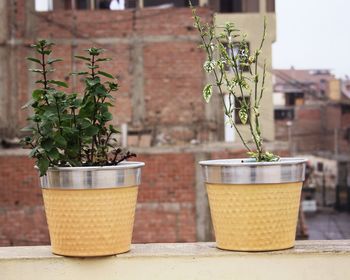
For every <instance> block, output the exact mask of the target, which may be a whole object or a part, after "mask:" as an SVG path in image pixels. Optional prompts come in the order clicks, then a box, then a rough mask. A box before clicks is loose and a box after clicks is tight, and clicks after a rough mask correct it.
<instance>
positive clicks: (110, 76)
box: [97, 71, 114, 79]
mask: <svg viewBox="0 0 350 280" xmlns="http://www.w3.org/2000/svg"><path fill="white" fill-rule="evenodd" d="M97 74H100V75H102V76H105V77H107V78H110V79H114V77H113V75H112V74H109V73H107V72H103V71H97Z"/></svg>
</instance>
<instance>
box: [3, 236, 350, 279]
mask: <svg viewBox="0 0 350 280" xmlns="http://www.w3.org/2000/svg"><path fill="white" fill-rule="evenodd" d="M0 279H1V280H12V279H13V280H14V279H16V280H21V279H28V280H32V279H33V280H41V279H50V280H56V279H57V280H58V279H62V280H63V279H65V280H70V279H84V280H90V279H91V280H97V279H103V280H109V279H113V280H119V279H123V280H129V279H130V280H131V279H145V280H147V279H164V280H165V279H167V280H168V279H179V280H182V279H183V280H190V279H204V280H205V279H219V280H225V279H230V280H231V279H240V280H245V279H269V280H272V279H278V280H282V279H283V280H289V279H296V280H301V279H317V280H323V279H324V280H326V279H327V280H330V279H332V280H333V279H336V280H337V279H339V280H340V279H342V280H344V279H350V240H339V241H298V242H297V245H296V247H295V248H293V249H290V250H284V251H276V252H262V253H242V252H228V251H222V250H218V249H216V248H215V244H214V243H175V244H137V245H133V246H132V250H131V251H130V252H129V253H126V254H122V255H118V256H112V257H103V258H65V257H60V256H56V255H53V254H51V252H50V247H48V246H36V247H3V248H0Z"/></svg>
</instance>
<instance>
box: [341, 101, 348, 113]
mask: <svg viewBox="0 0 350 280" xmlns="http://www.w3.org/2000/svg"><path fill="white" fill-rule="evenodd" d="M341 113H342V115H345V114H349V113H350V105H347V104H342V105H341Z"/></svg>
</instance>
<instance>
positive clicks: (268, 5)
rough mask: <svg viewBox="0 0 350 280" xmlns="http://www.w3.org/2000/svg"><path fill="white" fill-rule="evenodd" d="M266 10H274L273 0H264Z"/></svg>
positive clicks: (271, 11)
mask: <svg viewBox="0 0 350 280" xmlns="http://www.w3.org/2000/svg"><path fill="white" fill-rule="evenodd" d="M266 12H267V13H274V12H275V0H266Z"/></svg>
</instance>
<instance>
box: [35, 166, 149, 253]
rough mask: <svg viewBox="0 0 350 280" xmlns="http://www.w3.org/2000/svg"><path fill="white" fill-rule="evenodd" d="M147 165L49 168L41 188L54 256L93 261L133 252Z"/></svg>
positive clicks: (42, 180)
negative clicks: (132, 247) (142, 183)
mask: <svg viewBox="0 0 350 280" xmlns="http://www.w3.org/2000/svg"><path fill="white" fill-rule="evenodd" d="M143 165H144V164H143V163H137V162H126V163H122V164H120V165H118V166H106V167H67V168H66V167H63V168H50V169H49V170H48V172H47V174H46V176H44V177H42V178H41V185H42V192H43V198H44V204H45V212H46V217H47V223H48V226H49V233H50V239H51V247H52V252H53V253H55V254H58V255H63V256H75V257H93V256H107V255H114V254H119V253H124V252H127V251H129V250H130V245H131V238H132V230H133V224H134V216H135V208H136V200H137V191H138V185H139V184H140V180H141V167H142V166H143Z"/></svg>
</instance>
